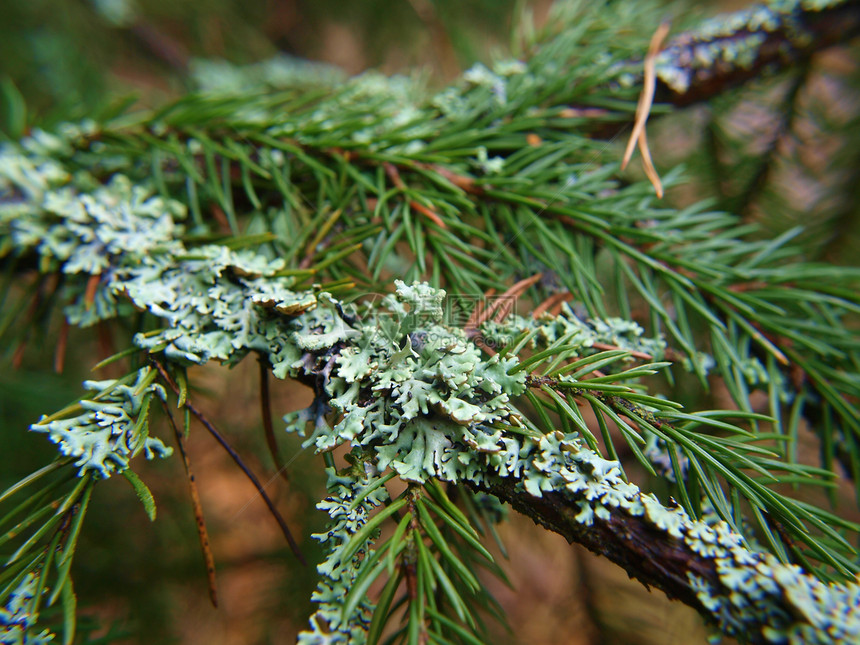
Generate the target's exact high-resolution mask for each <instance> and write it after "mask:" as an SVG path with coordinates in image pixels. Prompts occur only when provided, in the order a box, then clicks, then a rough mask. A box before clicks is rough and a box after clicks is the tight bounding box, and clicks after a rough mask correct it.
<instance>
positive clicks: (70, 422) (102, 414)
mask: <svg viewBox="0 0 860 645" xmlns="http://www.w3.org/2000/svg"><path fill="white" fill-rule="evenodd" d="M154 377H155V372H154V371H153V370H150V369H147V368H143V369H141V370H140V371H138V373H137V380H136V381H135V382H134V383H130V384H126V383H122V382H120V381H116V380H110V381H85V382H84V388H85V389H87V390H89V391H91V392H97V393H99V394H97V395H96V396H95V397H93V398H92V399H82V400H81V401H80V407H81V408H82V412H81V413H80V414H78V415H76V416H74V417H70V418H66V419H55V420H52V421H47V420H43V421H39V422H38V423H34V424H33V425H31V426H30V430H32V431H33V432H44V433H46V434H47V435H48V438H49V439H50V440H51V441H52V442H54V443H55V444H57V445H58V446H59V447H60V452H61V453H62V454H64V455H67V456H70V457H74V458H75V460H76V461H75V462H74V464H75V466H77V467H78V476H83V475H84V474H85V473H89V472H91V473H94V474H95V475H96V476H97V477H100V478H102V479H107V478H108V477H110V476H111V474H113V473H115V472H122V471H123V470H125V469H126V468H128V462H129V460H130V459H131V458H132V457H134V456H135V455H137V454H138V453H139V452H141V451H143V452H144V454H145V455H146V458H147V459H153V458H154V457H168V456H170V455H171V454H172V453H173V448H170V447H168V446H165V445H164V444H163V443H162V442H161V440H160V439H157V438H155V437H150V436H149V420H148V413H149V403H150V400H151V398H152V396H157V397H159V398H161V399H164V398H165V392H164V388H162V387H161V386H160V385H158V384H157V383H153V382H152V381H153V379H154Z"/></svg>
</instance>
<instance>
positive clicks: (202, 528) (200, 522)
mask: <svg viewBox="0 0 860 645" xmlns="http://www.w3.org/2000/svg"><path fill="white" fill-rule="evenodd" d="M161 405H162V406H163V407H164V412H165V414H166V415H167V418H168V420H169V421H170V426H171V427H172V428H173V434H174V435H175V436H176V445H177V447H178V448H179V454H180V455H182V464H183V465H184V466H185V475H186V479H188V492H189V493H190V494H191V508H192V509H194V523H195V525H196V526H197V537H198V539H199V540H200V550H201V551H202V552H203V562H204V563H205V565H206V581H207V584H208V587H209V600H210V601H211V602H212V606H213V607H217V606H218V587H217V584H216V580H215V556H213V555H212V547H211V546H210V544H209V531H208V530H207V529H206V520H205V519H204V517H203V505H202V504H201V503H200V494H199V493H198V491H197V480H196V479H195V478H194V472H193V471H192V470H191V460H190V459H189V458H188V451H186V450H185V438H184V437H183V436H182V432H180V430H179V427H178V426H177V425H176V421H175V420H174V418H173V414H171V412H170V408H169V407H168V406H167V401H162V402H161Z"/></svg>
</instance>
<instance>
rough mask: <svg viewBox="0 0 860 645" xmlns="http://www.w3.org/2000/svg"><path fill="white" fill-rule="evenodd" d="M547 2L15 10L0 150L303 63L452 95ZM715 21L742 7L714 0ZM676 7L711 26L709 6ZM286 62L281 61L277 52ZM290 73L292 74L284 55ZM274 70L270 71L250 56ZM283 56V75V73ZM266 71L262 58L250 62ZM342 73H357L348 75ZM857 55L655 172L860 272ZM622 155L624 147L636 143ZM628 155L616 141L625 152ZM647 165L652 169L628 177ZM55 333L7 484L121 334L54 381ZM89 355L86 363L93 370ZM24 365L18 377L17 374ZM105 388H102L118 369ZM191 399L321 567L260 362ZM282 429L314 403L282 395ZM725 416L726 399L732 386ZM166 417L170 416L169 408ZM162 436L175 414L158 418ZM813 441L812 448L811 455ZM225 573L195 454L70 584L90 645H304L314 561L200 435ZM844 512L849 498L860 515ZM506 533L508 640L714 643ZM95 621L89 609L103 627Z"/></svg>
mask: <svg viewBox="0 0 860 645" xmlns="http://www.w3.org/2000/svg"><path fill="white" fill-rule="evenodd" d="M550 4H551V3H550V2H548V1H546V0H536V1H514V0H469V1H467V2H464V1H462V0H362V1H360V2H345V1H344V0H241V1H240V0H137V1H134V0H89V1H87V0H3V2H0V137H2V138H7V139H17V138H19V137H21V136H23V135H25V134H27V133H28V132H29V131H30V130H31V129H32V128H33V127H41V128H46V129H50V128H51V127H53V126H55V125H56V124H58V123H59V122H61V121H74V120H76V119H80V118H83V117H87V116H94V115H95V116H98V115H99V114H102V113H107V112H109V111H115V110H117V109H120V108H121V107H122V106H123V105H126V104H127V105H134V106H135V107H136V108H141V107H143V108H145V107H154V106H158V105H161V104H163V103H165V102H167V101H169V100H170V99H171V98H174V97H177V96H180V95H182V94H183V93H185V92H188V91H190V90H195V89H200V88H207V87H212V86H217V85H219V84H230V83H242V82H243V78H245V76H244V75H248V74H250V75H254V74H256V75H258V76H263V77H265V76H266V75H267V74H269V75H272V74H277V70H278V69H279V68H278V64H280V63H283V62H284V61H289V60H291V59H287V58H283V57H284V56H290V57H297V58H300V59H306V60H311V61H317V62H319V63H325V64H328V65H331V66H332V67H327V66H326V67H320V68H319V69H320V73H326V74H341V73H342V74H356V73H360V72H362V71H363V70H367V69H371V68H373V69H378V70H381V71H383V72H385V73H387V74H397V73H403V74H410V75H412V74H418V75H423V76H424V77H426V78H427V82H428V84H429V85H430V86H431V87H442V86H444V85H445V83H447V82H449V81H451V80H452V79H454V78H455V77H456V76H457V75H458V74H460V73H461V72H462V70H464V69H466V68H468V67H469V66H471V65H472V64H473V63H475V62H478V61H487V60H489V59H490V58H491V57H492V56H493V55H494V54H498V55H504V53H505V52H506V51H508V50H509V43H510V40H511V34H512V31H513V30H514V28H515V23H517V22H518V21H519V20H520V19H521V18H522V16H523V15H528V16H531V19H532V20H533V21H534V23H535V24H537V25H540V24H542V22H543V21H545V20H546V16H547V13H548V10H549V7H550ZM707 4H708V7H707V12H708V13H715V12H717V11H719V10H732V9H737V8H738V7H741V6H744V5H745V4H746V3H743V2H737V1H735V2H718V3H707ZM682 7H683V5H679V4H678V3H673V4H672V5H671V7H670V6H669V5H667V9H666V11H667V15H675V16H677V15H683V16H684V17H685V18H684V21H683V22H690V21H694V20H695V19H696V18H697V16H699V15H701V12H702V9H691V10H692V11H693V12H694V13H690V11H687V10H685V9H683V8H682ZM273 60H274V61H276V63H274V64H269V63H260V62H261V61H270V62H271V61H273ZM278 61H280V63H278ZM257 63H260V64H258V65H255V64H257ZM267 65H269V66H267ZM246 66H250V67H246ZM339 70H342V71H339ZM856 72H857V51H856V47H855V46H851V45H846V46H841V47H837V48H832V49H830V50H828V51H827V52H825V53H823V54H821V55H818V56H816V57H815V58H814V59H813V60H812V61H811V62H809V63H804V64H803V65H801V66H799V67H798V69H796V70H793V71H790V72H788V73H785V74H782V75H780V76H777V77H774V78H772V79H768V80H764V81H760V82H757V83H756V84H754V86H753V88H752V89H744V90H740V91H736V92H732V93H730V94H728V95H726V96H724V97H721V98H720V99H719V100H718V101H715V102H712V103H711V104H709V105H708V106H699V107H694V108H689V109H687V110H685V111H683V112H681V113H679V114H677V115H674V116H672V117H670V118H668V119H663V120H662V121H657V122H654V124H653V126H652V127H651V131H650V138H651V141H652V143H651V149H652V153H653V154H654V156H655V159H656V162H657V165H658V167H660V168H661V170H665V169H667V168H670V167H672V166H675V165H678V164H685V165H686V168H687V177H688V178H689V181H688V182H687V183H685V184H684V185H683V186H680V187H677V188H674V189H672V190H671V191H670V192H669V195H668V197H667V201H668V202H669V203H670V204H674V205H686V204H689V203H692V202H695V201H700V200H702V199H711V200H712V202H713V203H714V204H715V206H717V207H723V208H727V209H729V210H731V211H733V212H736V213H738V214H740V215H742V216H744V217H746V218H749V219H750V220H751V221H756V222H758V223H759V224H761V225H762V226H763V229H764V231H765V233H766V234H767V235H774V234H779V233H780V232H784V231H786V230H788V229H790V228H791V227H792V226H794V225H795V224H797V223H801V222H802V223H804V224H807V225H810V226H809V230H808V232H807V233H806V234H805V235H806V238H805V240H806V243H807V246H808V249H809V255H810V257H816V258H824V259H829V260H834V261H839V262H847V263H853V264H856V263H857V258H856V250H857V248H858V246H857V242H858V239H860V236H858V217H856V215H857V212H856V204H857V199H856V193H857V191H858V189H860V176H858V175H860V128H858V127H857V125H858V123H857V119H858V109H857V106H858V104H860V101H858V85H857V73H856ZM621 145H623V142H619V146H621ZM619 158H620V150H619ZM631 172H633V173H634V176H635V172H636V171H635V170H633V171H631ZM51 325H52V326H51V327H49V328H46V329H45V330H42V332H43V335H44V338H43V340H44V339H47V340H45V342H35V341H31V342H30V343H29V344H28V345H27V346H26V347H8V348H7V347H3V348H0V418H2V420H3V429H2V432H3V435H2V436H3V447H4V448H3V450H2V451H0V488H5V487H6V486H8V485H9V484H11V483H13V482H14V481H16V480H17V479H19V478H20V477H22V476H24V475H26V474H28V473H30V472H32V470H33V469H34V468H36V467H38V466H40V465H42V464H44V463H46V462H47V461H49V460H50V459H51V458H52V455H53V454H54V451H55V448H54V446H53V445H51V444H49V443H48V442H46V441H45V439H44V437H42V436H37V435H31V434H29V433H27V432H24V430H25V428H26V427H27V426H28V425H29V424H30V423H32V422H33V421H35V420H36V419H38V417H39V415H40V414H42V413H46V412H50V411H52V410H55V409H59V408H61V407H62V406H63V405H65V404H66V403H68V402H69V401H71V400H74V399H76V398H77V397H78V396H80V382H81V381H82V380H83V379H86V378H90V377H91V375H90V373H89V372H88V369H89V360H88V359H87V360H84V359H83V357H84V356H92V355H102V354H103V353H104V352H105V347H106V346H107V345H109V343H110V339H108V338H105V337H104V335H101V336H99V337H97V338H95V339H93V338H92V336H91V334H84V333H80V332H76V331H75V330H72V331H71V336H70V339H69V343H68V347H69V357H68V359H67V361H66V369H65V371H64V373H63V374H53V373H50V371H49V368H50V366H51V365H52V363H53V352H54V345H53V341H51V340H50V339H52V338H54V337H55V336H56V332H57V329H58V327H59V321H58V320H54V321H52V322H51ZM76 357H80V360H76ZM13 368H14V369H13ZM102 374H103V375H102V376H100V377H99V378H106V377H107V375H104V373H102ZM191 380H192V381H193V382H195V383H196V384H197V385H198V387H199V390H198V392H196V393H195V399H196V400H197V401H198V402H199V403H200V405H201V407H202V408H203V409H204V410H205V411H206V413H207V414H208V415H209V416H210V417H211V418H215V419H218V420H219V425H220V427H221V428H222V430H224V431H225V433H226V434H227V435H228V437H229V439H230V441H231V442H232V443H233V445H234V446H235V447H236V448H237V449H238V451H239V452H240V453H241V454H242V455H243V457H244V458H245V460H246V462H247V463H248V464H249V465H250V466H251V468H252V469H253V470H254V471H255V472H257V473H260V474H261V477H262V478H263V479H264V481H265V480H267V479H269V478H270V477H271V478H272V481H271V483H270V484H269V486H268V488H267V490H269V491H270V494H271V495H272V497H273V498H274V499H275V501H276V503H277V504H278V506H279V508H280V509H281V510H282V512H283V513H284V515H285V517H286V518H287V520H288V522H289V524H290V527H291V529H292V531H293V533H294V535H296V536H298V537H299V539H300V543H301V547H302V549H303V551H304V552H305V555H306V556H307V558H308V559H309V561H310V562H311V563H314V562H318V561H319V560H320V559H321V552H320V550H319V548H318V547H317V544H316V542H315V541H313V540H312V539H310V537H309V536H310V534H311V533H313V532H317V531H320V530H321V529H322V527H323V526H324V523H325V519H326V516H325V515H324V514H323V513H322V512H319V511H316V510H314V504H315V503H316V501H317V500H318V499H320V498H321V497H322V496H323V495H324V490H325V481H324V478H323V476H322V472H321V471H322V468H321V467H320V466H321V463H318V462H319V460H318V458H316V457H314V456H313V455H311V454H308V453H307V452H304V451H302V450H301V449H300V446H299V444H300V441H299V440H297V439H296V438H295V437H292V436H290V437H285V436H283V435H281V436H280V439H281V441H282V448H283V450H282V452H283V454H286V455H289V457H288V458H289V468H288V474H289V479H290V483H289V485H287V484H286V483H285V482H283V481H282V480H280V479H279V478H277V476H275V469H274V467H273V464H272V462H271V459H270V457H269V455H268V452H267V449H266V446H265V442H264V440H263V433H262V426H261V423H260V420H259V419H260V417H259V414H258V413H257V409H258V406H259V400H258V392H259V374H258V368H257V365H256V364H255V363H254V362H253V361H251V360H250V359H248V360H246V361H245V362H244V363H243V364H241V365H240V366H239V367H238V368H236V369H234V370H232V371H228V370H226V369H222V368H218V367H206V368H199V369H197V370H196V372H195V373H193V374H192V378H191ZM272 387H273V388H274V391H273V410H274V412H275V416H276V426H278V425H279V424H278V418H279V417H280V416H281V415H283V414H284V413H287V412H290V411H293V410H297V409H300V408H303V407H305V406H306V405H307V404H308V403H309V393H308V392H307V391H305V390H303V389H301V388H297V387H296V386H289V385H287V384H284V383H277V382H273V383H272ZM712 397H713V399H714V400H713V401H709V402H703V403H709V404H711V405H722V406H730V405H731V403H730V400H729V399H728V397H726V396H724V395H723V394H722V392H721V389H720V387H719V384H718V383H716V384H715V387H714V392H713V394H712ZM156 416H157V415H156ZM156 422H157V423H163V422H164V420H163V419H161V418H157V420H156ZM817 450H818V448H817V446H816V445H814V443H813V442H811V441H810V443H809V445H808V452H809V453H810V460H811V461H814V460H815V458H816V457H815V455H816V454H817ZM189 452H190V457H191V462H192V466H193V468H194V470H195V472H196V475H197V481H198V485H199V487H200V493H201V497H202V503H203V509H204V512H205V515H206V519H207V524H208V526H209V531H210V537H211V540H212V550H213V552H214V555H215V558H216V562H217V566H218V587H219V596H220V600H221V602H220V605H221V606H220V607H219V608H218V609H217V610H216V609H213V608H212V607H211V606H210V604H209V601H208V596H207V591H206V583H205V576H204V572H203V564H202V557H201V555H200V552H199V549H198V545H197V537H196V534H195V529H194V519H193V515H192V511H191V506H190V503H189V500H188V495H187V486H186V482H185V475H184V472H183V471H182V464H181V460H180V459H179V458H178V456H176V457H174V458H173V459H169V460H166V461H157V462H155V463H149V462H148V463H145V464H141V465H140V468H141V470H140V475H141V477H142V478H143V479H144V481H146V482H147V484H148V485H149V486H150V487H151V489H152V490H153V493H154V494H155V496H156V499H157V501H158V519H157V521H156V523H155V524H150V523H149V521H148V519H147V517H146V515H145V513H144V511H143V509H142V508H141V507H140V505H139V504H137V502H136V500H135V499H134V493H133V492H132V490H131V488H130V487H129V486H128V485H127V484H125V483H124V482H123V481H121V478H114V479H115V481H114V480H112V482H111V483H110V484H109V485H103V486H99V487H98V488H97V490H96V492H95V496H94V502H93V506H92V507H91V512H90V514H89V516H88V518H87V522H86V523H85V528H84V532H83V535H82V538H81V545H80V546H81V549H80V550H79V557H78V559H77V561H76V564H75V570H74V575H75V578H76V590H77V592H78V597H79V606H80V609H81V613H82V615H83V618H82V620H81V627H82V630H81V631H82V636H83V641H84V642H102V639H105V640H111V641H112V642H120V643H188V644H197V643H211V644H215V645H221V644H261V645H262V644H267V643H272V644H279V643H290V642H294V640H295V636H296V633H297V632H298V631H300V630H301V629H303V628H304V626H305V624H306V621H307V618H308V616H309V615H310V613H311V612H312V607H311V603H310V595H311V593H312V591H313V589H314V587H315V585H316V575H315V572H314V570H313V565H311V567H308V568H304V567H302V566H301V565H299V563H298V562H297V561H296V560H295V558H294V557H293V556H292V555H291V554H290V553H289V551H288V549H287V548H286V545H285V544H284V543H283V538H282V537H281V535H280V533H279V531H278V528H277V526H276V525H275V523H274V522H273V520H272V518H271V516H270V515H269V514H268V512H267V510H266V508H265V506H264V504H263V503H262V501H261V500H260V499H259V498H258V497H257V496H256V495H255V492H254V490H253V488H252V487H251V485H250V484H249V483H248V481H247V480H246V479H245V477H244V475H242V473H241V472H239V471H238V470H237V469H236V468H235V466H234V465H233V463H232V462H231V461H230V459H229V457H228V456H227V455H226V454H224V453H223V452H222V451H221V449H220V448H219V447H218V446H217V445H215V444H214V442H212V441H211V440H210V438H209V437H208V436H207V435H205V434H203V433H200V432H195V433H192V436H191V438H190V440H189ZM847 504H848V505H849V506H851V505H853V502H847ZM510 520H511V521H510V522H508V523H506V524H504V525H503V526H502V527H500V535H501V537H502V540H503V542H504V543H505V544H506V546H507V550H508V559H507V560H505V561H504V566H505V569H506V571H507V572H508V575H509V577H510V580H511V582H512V585H513V589H509V588H507V587H504V586H501V585H499V584H498V582H497V581H494V580H492V579H489V580H488V584H491V585H495V586H497V587H498V588H496V589H495V592H496V594H497V597H498V599H499V600H500V602H501V603H502V605H503V606H504V608H505V610H506V611H507V613H508V617H509V623H510V625H511V627H512V630H513V631H512V632H511V633H506V632H500V633H499V634H498V642H499V643H529V644H541V643H571V644H576V645H580V644H581V645H609V644H616V643H617V644H623V643H638V644H649V643H655V644H656V643H661V644H671V643H679V644H680V643H704V642H705V640H706V637H707V634H708V632H707V630H706V629H705V628H704V626H703V625H702V623H701V620H700V619H699V618H698V616H697V615H696V614H695V613H694V612H692V610H689V609H687V608H686V607H683V606H681V605H680V604H677V603H671V602H669V601H668V600H667V599H666V598H665V597H664V596H663V594H662V593H659V592H658V593H649V592H648V591H647V590H646V589H645V588H644V587H642V586H641V585H640V584H639V583H637V582H632V581H629V580H628V579H627V575H626V574H625V573H624V572H623V571H621V570H620V569H618V568H616V567H615V566H613V565H611V564H609V563H608V562H606V561H603V560H600V559H597V558H595V557H593V556H592V555H591V554H589V553H587V552H585V551H583V550H582V549H579V548H578V547H571V546H569V545H567V544H566V543H565V541H564V540H563V539H562V538H561V537H559V536H557V535H555V534H550V533H548V532H546V531H544V530H543V529H540V528H538V527H536V526H534V525H532V523H531V521H530V520H527V519H524V518H521V517H517V516H514V515H512V516H511V518H510ZM87 616H89V617H91V618H90V619H89V620H88V619H87V618H86V617H87Z"/></svg>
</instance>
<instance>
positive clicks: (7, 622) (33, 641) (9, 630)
mask: <svg viewBox="0 0 860 645" xmlns="http://www.w3.org/2000/svg"><path fill="white" fill-rule="evenodd" d="M37 591H38V578H37V576H36V574H35V573H32V572H30V573H28V574H27V575H25V576H24V577H23V579H22V580H21V582H20V583H19V584H18V586H17V587H15V589H13V590H12V593H10V594H9V598H8V599H7V600H6V606H5V607H2V608H0V644H2V645H44V644H45V643H48V642H50V641H52V640H53V639H54V634H52V633H51V632H50V631H48V630H47V629H43V630H41V631H39V632H38V633H34V632H33V629H32V628H33V627H34V626H35V625H36V621H37V620H38V618H39V615H38V613H32V611H31V610H32V607H33V601H34V599H35V595H36V593H37Z"/></svg>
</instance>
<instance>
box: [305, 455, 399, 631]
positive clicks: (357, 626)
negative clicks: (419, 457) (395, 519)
mask: <svg viewBox="0 0 860 645" xmlns="http://www.w3.org/2000/svg"><path fill="white" fill-rule="evenodd" d="M327 472H328V492H329V496H328V497H326V498H325V499H324V500H322V501H321V502H320V503H319V504H317V508H318V509H320V510H322V511H325V512H327V513H328V515H329V517H330V518H331V522H330V523H329V525H328V527H327V529H326V532H325V533H319V534H315V535H314V536H313V537H314V538H315V539H317V540H319V541H320V542H323V543H324V544H325V545H326V547H327V548H328V554H327V555H326V559H325V560H324V561H323V562H322V563H321V564H320V565H319V566H318V567H317V571H318V572H319V574H320V582H319V585H318V587H317V590H316V591H315V592H314V594H313V596H312V599H313V601H314V602H315V603H317V604H318V605H319V609H317V611H316V612H315V613H314V615H313V616H311V619H310V627H311V629H310V631H304V632H301V633H299V638H298V642H299V643H302V644H303V645H328V644H331V645H336V644H343V643H361V642H364V640H365V638H366V636H367V629H368V625H369V624H370V618H371V615H372V613H373V603H372V602H371V600H370V599H369V598H367V597H365V598H363V599H362V600H361V601H360V602H359V603H358V604H357V606H356V608H355V610H354V611H353V612H352V613H351V614H350V615H344V604H345V600H346V597H347V595H348V594H349V591H350V590H351V589H352V587H353V584H354V583H355V579H356V576H357V574H358V572H359V570H360V569H361V565H362V562H363V561H365V560H366V559H367V558H368V557H370V555H371V554H372V551H371V550H370V548H369V547H366V546H363V547H360V548H358V549H356V550H355V551H354V553H352V554H351V555H349V556H348V557H344V550H345V549H346V548H347V545H348V544H349V542H350V540H351V539H352V538H353V537H354V536H355V534H356V533H358V531H359V530H361V528H362V527H364V526H365V525H366V524H367V521H368V519H369V518H370V516H371V513H372V512H373V510H374V509H375V508H376V507H378V506H379V505H380V504H382V503H384V502H385V501H387V500H388V491H387V490H386V488H385V487H384V486H375V487H374V488H373V489H372V490H370V491H368V490H367V489H368V488H369V487H370V486H372V485H373V483H374V480H375V479H376V478H377V471H376V468H375V467H374V466H373V464H372V463H370V462H367V461H365V462H359V463H358V464H356V465H354V466H353V467H352V468H351V469H349V470H348V471H343V472H341V473H338V472H336V471H335V470H334V469H333V468H329V469H328V471H327Z"/></svg>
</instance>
